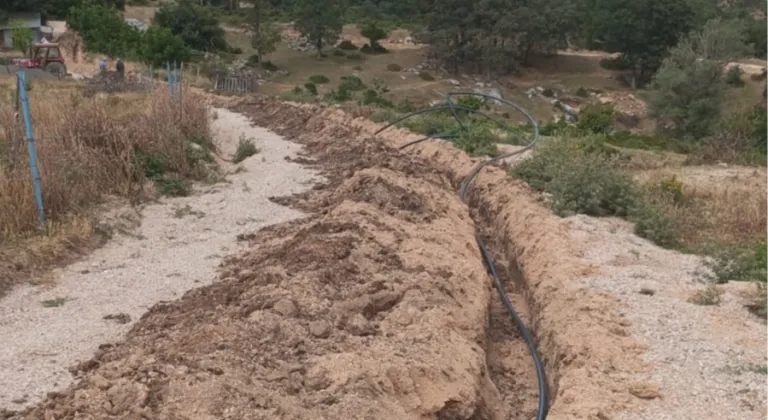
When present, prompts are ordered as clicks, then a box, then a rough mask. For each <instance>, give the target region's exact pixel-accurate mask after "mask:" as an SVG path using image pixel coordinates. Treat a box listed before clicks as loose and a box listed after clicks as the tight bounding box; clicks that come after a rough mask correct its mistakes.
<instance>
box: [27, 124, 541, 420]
mask: <svg viewBox="0 0 768 420" xmlns="http://www.w3.org/2000/svg"><path fill="white" fill-rule="evenodd" d="M285 122H286V123H287V120H286V121H285ZM334 133H335V134H339V135H338V136H335V135H333V134H334ZM326 134H327V135H326ZM350 134H352V135H350ZM364 139H365V138H364V137H361V136H357V135H354V131H346V130H344V129H340V130H338V131H334V130H330V131H326V132H324V135H323V136H315V137H309V136H308V137H306V138H305V139H304V143H305V144H306V145H307V148H308V149H309V150H310V151H316V152H317V154H316V155H315V157H316V158H317V164H318V165H320V167H321V168H323V169H324V172H325V174H326V175H327V177H328V184H327V185H325V186H323V187H320V188H317V189H315V190H314V191H312V192H311V193H309V194H306V195H305V196H304V197H303V198H304V199H306V200H305V201H306V202H304V203H303V204H302V207H303V208H304V209H305V210H311V211H313V212H314V215H313V216H310V217H308V218H307V219H304V220H301V221H298V222H291V223H287V224H282V225H276V226H273V227H270V228H267V229H264V230H261V231H259V232H257V233H255V234H251V235H248V236H247V237H244V238H243V239H244V240H248V241H249V244H250V249H248V250H247V251H245V252H243V253H241V254H239V255H237V256H234V257H231V258H229V259H228V260H227V261H226V262H225V263H224V264H223V266H222V271H221V280H220V281H219V282H218V283H215V284H214V285H211V286H208V287H204V288H201V289H197V290H194V291H191V292H189V293H187V294H186V295H185V296H184V297H183V298H182V299H180V300H178V301H175V302H172V303H167V304H160V305H157V306H155V307H154V308H152V309H151V310H150V312H149V313H148V314H146V315H145V316H144V317H142V319H141V320H140V321H139V322H138V324H137V325H136V326H135V327H134V328H133V330H132V331H131V332H130V333H129V335H128V337H127V338H126V341H125V342H124V343H122V344H119V345H116V346H105V347H104V348H103V349H102V350H101V351H100V352H99V354H97V355H96V356H95V357H94V359H93V360H91V361H90V362H88V363H85V364H83V365H82V366H80V367H78V369H76V371H77V374H78V375H81V376H82V380H81V381H80V382H79V384H78V385H76V386H75V387H73V388H72V389H70V390H68V391H66V392H64V393H61V394H56V395H52V396H50V397H49V399H48V400H47V401H46V402H45V403H44V404H42V405H40V406H38V407H36V408H34V409H32V410H30V411H28V412H26V413H20V414H17V415H15V416H14V417H12V418H18V419H21V418H23V419H43V418H45V419H48V418H56V419H65V418H78V419H113V418H114V419H116V418H142V417H143V418H152V419H185V418H194V419H222V418H231V419H310V418H311V419H339V418H345V419H346V418H349V419H354V418H360V419H362V418H365V419H387V420H390V419H392V418H403V419H423V418H437V419H470V418H471V419H479V418H493V419H496V418H498V419H501V418H503V416H504V415H505V414H506V413H504V410H503V408H502V407H501V405H500V400H501V399H500V397H499V394H498V390H497V389H496V388H495V387H494V385H493V384H492V382H491V381H490V380H489V376H488V374H487V368H486V355H485V351H484V342H485V337H486V328H487V308H488V305H489V302H490V298H491V292H490V288H489V283H488V278H487V274H486V272H485V269H484V267H483V266H482V264H481V262H480V257H479V254H478V251H477V248H476V246H475V242H474V232H475V228H474V225H473V223H472V221H471V219H470V218H469V215H468V214H467V209H466V207H465V206H464V205H463V204H462V203H460V202H459V200H458V198H457V197H456V193H455V187H454V185H452V184H451V182H449V179H448V177H447V176H445V175H444V174H442V173H441V172H440V171H438V170H434V169H431V168H429V167H427V166H425V164H424V163H423V162H420V161H417V160H416V159H414V158H411V157H409V156H407V155H404V154H401V153H398V152H397V151H396V150H394V149H392V148H389V147H386V146H383V145H382V144H380V143H378V142H368V141H365V140H364ZM321 150H322V151H321ZM285 201H287V202H290V203H292V204H298V203H300V202H301V201H300V200H296V199H291V200H285ZM520 357H523V358H524V357H525V355H524V354H523V355H520ZM525 415H527V416H528V417H530V413H525ZM519 418H527V417H519Z"/></svg>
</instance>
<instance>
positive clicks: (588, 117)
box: [577, 104, 614, 134]
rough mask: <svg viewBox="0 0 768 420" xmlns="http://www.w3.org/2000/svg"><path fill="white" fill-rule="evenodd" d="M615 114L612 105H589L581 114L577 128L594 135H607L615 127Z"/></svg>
mask: <svg viewBox="0 0 768 420" xmlns="http://www.w3.org/2000/svg"><path fill="white" fill-rule="evenodd" d="M613 113H614V110H613V106H612V105H610V104H593V105H588V106H586V107H585V108H584V110H583V111H582V112H581V113H579V122H578V123H577V127H578V128H579V129H581V130H584V131H586V132H589V133H593V134H600V133H605V132H607V131H608V130H609V129H610V128H611V126H612V125H613Z"/></svg>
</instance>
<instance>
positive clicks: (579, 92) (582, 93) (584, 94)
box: [576, 87, 589, 98]
mask: <svg viewBox="0 0 768 420" xmlns="http://www.w3.org/2000/svg"><path fill="white" fill-rule="evenodd" d="M576 96H578V97H580V98H589V92H587V90H586V89H584V88H583V87H580V88H578V89H576Z"/></svg>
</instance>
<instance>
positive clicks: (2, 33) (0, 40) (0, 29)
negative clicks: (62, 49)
mask: <svg viewBox="0 0 768 420" xmlns="http://www.w3.org/2000/svg"><path fill="white" fill-rule="evenodd" d="M16 20H18V21H20V22H21V23H22V24H23V25H24V26H25V27H27V28H29V29H31V30H32V40H31V41H32V42H40V40H41V39H42V38H43V37H45V36H48V35H49V34H50V33H51V28H48V27H47V26H43V17H42V15H41V14H40V12H19V13H8V19H7V20H6V21H4V22H0V47H2V48H3V49H13V28H12V27H13V22H14V21H16Z"/></svg>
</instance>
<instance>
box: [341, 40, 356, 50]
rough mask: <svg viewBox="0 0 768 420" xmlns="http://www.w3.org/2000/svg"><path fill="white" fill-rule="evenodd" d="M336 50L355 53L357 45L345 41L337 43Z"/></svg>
mask: <svg viewBox="0 0 768 420" xmlns="http://www.w3.org/2000/svg"><path fill="white" fill-rule="evenodd" d="M338 48H339V49H341V50H345V51H357V45H355V44H353V43H352V41H349V40H346V39H345V40H343V41H341V42H340V43H339V45H338Z"/></svg>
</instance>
